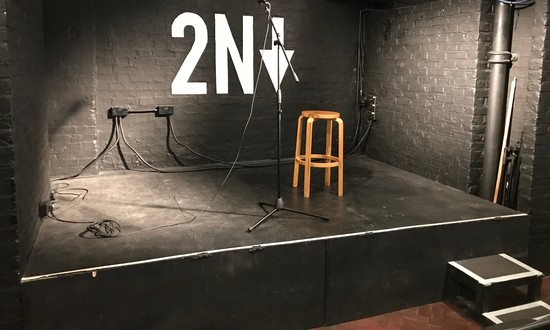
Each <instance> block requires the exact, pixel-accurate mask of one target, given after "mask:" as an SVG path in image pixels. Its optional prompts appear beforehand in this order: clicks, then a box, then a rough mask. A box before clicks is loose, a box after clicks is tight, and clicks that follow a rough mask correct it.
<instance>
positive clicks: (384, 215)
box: [24, 156, 518, 277]
mask: <svg viewBox="0 0 550 330" xmlns="http://www.w3.org/2000/svg"><path fill="white" fill-rule="evenodd" d="M226 173H227V170H213V171H201V172H190V173H170V174H166V173H151V172H135V171H121V172H109V173H106V174H102V175H99V176H93V177H82V178H77V179H72V180H67V181H63V182H61V183H59V182H57V183H55V182H54V183H53V186H52V188H57V190H58V191H59V193H60V194H57V195H56V198H57V202H56V203H55V214H56V216H57V217H58V218H60V219H64V220H71V221H81V222H85V221H99V220H102V219H111V220H115V221H117V222H118V223H119V224H120V225H121V227H122V234H121V236H119V237H116V238H104V239H95V238H82V237H80V236H79V234H80V233H81V232H83V231H84V229H85V227H86V224H82V223H80V224H68V223H62V222H59V221H56V220H53V219H51V218H45V219H44V220H43V224H42V226H41V228H40V232H39V234H38V237H37V239H36V242H35V245H34V249H33V252H32V255H31V258H30V260H29V264H28V267H27V270H26V273H25V274H24V276H25V277H31V276H38V275H43V274H50V273H56V272H64V271H71V270H78V269H82V268H90V267H97V266H102V265H114V264H120V263H126V262H134V261H141V260H147V259H152V258H161V257H167V256H174V255H182V254H188V253H196V252H201V251H208V250H217V249H225V248H235V247H240V246H250V245H256V244H265V243H273V242H284V241H291V240H299V239H310V238H316V237H326V236H333V235H342V234H350V233H357V232H368V231H375V230H384V229H392V228H400V227H407V226H418V225H425V224H435V223H446V222H455V221H462V220H469V219H478V218H481V219H482V218H493V217H497V216H508V215H511V216H513V215H516V214H518V212H516V211H513V210H510V209H507V208H504V207H501V206H498V205H495V204H493V203H490V202H488V201H485V200H482V199H480V198H477V197H475V196H472V195H468V194H466V193H464V192H461V191H458V190H456V189H453V188H449V187H446V186H443V185H441V184H438V183H435V182H432V181H430V180H427V179H424V178H422V177H419V176H416V175H413V174H410V173H407V172H405V171H402V170H399V169H396V168H394V167H391V166H388V165H385V164H383V163H380V162H377V161H374V160H372V159H369V158H367V157H363V156H360V157H352V158H348V159H347V160H346V163H345V180H344V181H345V188H344V196H343V197H340V198H339V197H338V196H337V194H336V191H337V189H336V188H337V187H336V176H335V175H334V177H333V186H332V187H323V185H322V183H323V178H322V176H321V174H322V172H321V171H320V170H318V171H315V173H314V176H313V178H312V192H311V197H310V198H309V199H305V198H303V196H302V192H303V191H302V185H300V187H298V188H292V186H291V181H292V166H291V165H283V166H282V175H281V177H282V196H283V197H284V200H285V203H286V206H287V207H290V208H294V209H298V210H302V211H306V212H311V213H315V214H319V215H324V216H328V217H329V218H330V220H329V221H327V222H325V221H323V220H320V219H316V218H311V217H307V216H302V215H297V214H294V213H288V212H284V211H282V212H278V213H277V214H276V217H273V218H270V219H269V220H268V221H267V222H266V223H264V224H262V225H261V226H259V227H258V228H257V229H256V230H254V231H253V232H252V233H247V232H246V229H247V228H248V227H249V226H250V225H252V224H253V223H255V222H256V221H257V220H259V219H260V218H261V217H262V216H263V215H264V214H265V212H264V211H263V210H262V209H261V208H260V207H258V201H265V202H269V203H271V202H274V200H275V199H276V197H277V189H276V173H277V172H276V168H275V167H263V168H252V169H251V168H247V169H236V170H234V172H233V174H232V175H231V176H230V178H229V180H228V181H227V183H226V184H225V186H224V188H223V189H222V190H221V191H220V192H219V194H218V195H217V197H216V198H215V199H214V200H212V198H213V196H214V194H215V193H216V191H217V190H218V188H219V186H220V184H221V182H222V181H223V178H224V177H225V175H226ZM82 189H86V190H87V194H86V196H85V198H84V199H83V200H82V198H81V197H78V196H79V194H82V193H83V192H84V190H82ZM72 199H74V200H72ZM71 200H72V201H71ZM203 210H204V211H203ZM481 221H483V220H481ZM171 224H176V225H175V226H169V227H164V228H158V227H159V226H166V225H171Z"/></svg>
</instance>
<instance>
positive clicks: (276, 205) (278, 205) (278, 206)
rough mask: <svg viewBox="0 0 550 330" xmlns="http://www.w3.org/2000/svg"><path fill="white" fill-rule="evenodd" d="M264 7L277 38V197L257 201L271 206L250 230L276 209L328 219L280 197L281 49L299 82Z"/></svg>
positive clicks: (296, 78) (268, 6) (268, 8)
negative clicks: (273, 200)
mask: <svg viewBox="0 0 550 330" xmlns="http://www.w3.org/2000/svg"><path fill="white" fill-rule="evenodd" d="M265 9H266V12H267V18H268V24H270V25H271V27H272V29H273V32H274V33H275V36H276V38H277V40H276V41H275V42H274V44H275V45H276V46H277V199H276V200H275V203H273V204H269V203H265V202H259V203H258V204H259V205H260V207H261V208H262V209H263V208H264V206H270V207H272V208H273V210H271V211H270V212H269V213H267V214H266V215H265V216H264V217H263V218H261V219H260V220H259V221H258V222H256V223H255V224H254V225H252V226H251V227H249V228H248V229H247V230H246V231H247V232H249V233H250V232H251V231H253V230H254V229H255V228H256V227H258V226H259V225H261V224H262V223H263V222H264V221H266V220H267V219H269V218H270V217H271V216H272V215H274V214H275V213H276V212H278V211H288V212H293V213H297V214H303V215H307V216H310V217H314V218H319V219H323V220H326V221H328V220H329V218H328V217H325V216H321V215H316V214H311V213H307V212H304V211H299V210H295V209H290V208H287V207H285V203H284V200H283V197H282V193H281V119H282V115H283V109H282V103H283V102H282V92H281V79H280V76H279V75H280V58H279V57H280V54H281V51H282V53H283V54H284V56H285V59H286V62H287V63H288V66H289V67H290V70H291V71H292V76H293V78H294V81H295V82H299V79H298V75H296V72H295V71H294V68H293V67H292V64H291V63H290V60H289V58H288V56H287V54H286V49H285V46H284V45H283V43H282V42H281V39H280V38H279V32H277V28H276V27H275V24H273V19H272V17H271V4H270V3H269V2H267V1H266V2H265Z"/></svg>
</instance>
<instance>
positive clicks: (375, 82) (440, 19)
mask: <svg viewBox="0 0 550 330" xmlns="http://www.w3.org/2000/svg"><path fill="white" fill-rule="evenodd" d="M488 7H489V8H490V5H488V4H487V3H486V2H483V4H482V2H481V1H471V0H451V1H435V2H431V3H427V4H423V5H417V6H405V7H401V8H395V9H393V10H390V11H385V12H377V11H376V12H368V14H367V17H366V21H367V24H366V31H365V45H367V47H366V50H365V74H364V86H363V90H364V91H365V93H367V94H371V95H377V96H378V102H379V106H378V119H379V120H378V121H377V122H376V123H375V125H374V129H373V132H372V135H371V140H370V141H369V145H368V149H367V154H369V155H370V156H372V157H373V158H375V159H378V160H381V161H383V162H386V163H388V164H391V165H394V166H397V167H400V168H403V169H406V170H408V171H410V172H413V173H416V174H420V175H422V176H425V177H428V178H431V179H433V180H435V181H438V182H441V183H443V184H446V185H450V186H453V187H456V188H459V189H461V190H468V189H469V190H470V191H475V189H476V185H479V183H476V181H477V179H478V178H479V175H480V168H481V164H480V161H479V159H480V155H481V151H482V144H481V136H480V135H481V133H482V131H483V128H484V121H483V120H484V119H483V118H484V117H483V116H484V113H483V111H484V110H483V105H484V102H485V99H486V95H487V78H488V71H487V65H486V59H485V58H484V57H483V56H478V54H483V53H484V52H485V51H486V50H487V49H488V47H490V32H491V30H490V24H488V22H489V21H490V20H488V17H489V12H490V10H489V8H488Z"/></svg>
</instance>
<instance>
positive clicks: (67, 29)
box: [44, 0, 97, 176]
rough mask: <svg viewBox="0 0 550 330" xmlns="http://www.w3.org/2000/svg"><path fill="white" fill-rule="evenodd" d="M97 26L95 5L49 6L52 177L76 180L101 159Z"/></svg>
mask: <svg viewBox="0 0 550 330" xmlns="http://www.w3.org/2000/svg"><path fill="white" fill-rule="evenodd" d="M92 20H93V10H92V1H63V0H51V1H45V2H44V38H45V40H46V41H47V42H46V44H45V49H46V51H45V61H46V73H45V74H46V82H47V84H46V85H45V88H46V93H47V97H48V98H47V112H48V122H49V133H50V134H49V144H50V168H51V175H52V176H60V175H63V174H65V175H67V174H75V173H77V172H78V171H79V170H80V169H81V168H82V167H84V166H85V165H86V164H87V163H88V162H89V161H90V160H91V159H93V158H94V157H95V155H96V151H97V129H96V116H95V111H96V110H95V104H94V102H95V95H94V74H95V56H94V38H93V32H94V31H93V29H92ZM93 172H94V171H90V173H93Z"/></svg>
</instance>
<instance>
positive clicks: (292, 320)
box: [22, 156, 529, 329]
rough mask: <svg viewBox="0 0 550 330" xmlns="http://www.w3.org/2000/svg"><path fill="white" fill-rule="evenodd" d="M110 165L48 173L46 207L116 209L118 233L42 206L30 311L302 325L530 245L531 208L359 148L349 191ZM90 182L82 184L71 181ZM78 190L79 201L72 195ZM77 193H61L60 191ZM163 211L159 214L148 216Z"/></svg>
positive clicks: (394, 301) (30, 320) (387, 304)
mask: <svg viewBox="0 0 550 330" xmlns="http://www.w3.org/2000/svg"><path fill="white" fill-rule="evenodd" d="M226 173H227V170H226V169H220V170H210V171H198V172H187V173H151V172H136V171H120V172H109V173H105V174H101V175H98V176H93V177H82V178H76V179H71V180H67V181H62V182H54V183H53V188H56V189H57V191H58V192H59V194H57V195H56V198H57V199H58V201H57V202H56V205H55V207H56V209H55V215H56V216H57V217H58V218H59V219H63V220H70V221H77V222H85V221H100V220H103V219H108V220H114V221H116V222H117V223H119V224H120V225H121V229H122V232H121V235H120V236H119V237H115V238H102V239H97V238H86V237H90V236H88V235H85V236H84V237H85V238H83V237H80V236H79V234H81V233H82V232H83V231H84V229H85V227H86V225H85V224H70V223H63V222H59V221H56V220H53V219H49V218H45V219H44V220H43V223H42V226H41V228H40V232H39V234H38V237H37V239H36V242H35V245H34V249H33V251H32V255H31V257H30V260H29V263H28V267H27V269H26V272H25V274H24V276H23V279H22V284H23V286H22V287H23V292H24V306H25V316H24V317H25V324H26V327H27V328H29V329H43V328H56V329H62V328H67V329H69V328H75V327H76V328H83V327H82V326H83V325H84V328H90V329H91V328H94V329H95V328H107V329H111V328H113V329H119V328H122V329H125V328H155V329H156V328H158V329H259V328H262V329H305V328H313V327H318V326H322V325H330V324H335V323H341V322H345V321H350V320H354V319H359V318H363V317H367V316H372V315H377V314H381V313H385V312H389V311H393V310H397V309H402V308H406V307H411V306H417V305H421V304H426V303H431V302H436V301H440V300H441V299H442V297H443V287H444V281H445V272H446V264H447V262H448V261H450V260H459V259H466V258H472V257H477V256H484V255H490V254H497V253H507V254H509V255H511V256H514V257H516V258H519V259H524V258H525V257H526V254H527V243H528V241H527V240H528V231H529V217H528V216H527V215H526V214H523V213H519V212H516V211H513V210H510V209H507V208H504V207H501V206H498V205H495V204H493V203H490V202H488V201H485V200H482V199H480V198H477V197H475V196H472V195H469V194H466V193H464V192H462V191H459V190H456V189H453V188H449V187H446V186H443V185H441V184H438V183H435V182H432V181H430V180H427V179H425V178H422V177H419V176H416V175H413V174H410V173H407V172H405V171H402V170H399V169H396V168H394V167H391V166H388V165H385V164H383V163H380V162H377V161H375V160H372V159H369V158H368V157H365V156H354V157H349V158H347V159H346V162H345V179H344V181H345V188H344V196H343V197H338V196H337V186H336V175H335V174H336V173H335V172H334V177H333V182H334V184H333V186H332V187H324V186H323V178H322V170H318V171H315V170H314V173H313V176H312V189H311V197H310V198H309V199H306V198H303V195H302V192H303V190H302V185H300V186H299V187H298V188H292V186H291V181H292V177H291V175H292V165H290V164H287V165H283V166H282V183H283V184H282V196H283V198H284V201H285V204H286V205H285V206H287V207H289V208H293V209H297V210H301V211H305V212H310V213H314V214H317V215H322V216H327V217H329V218H330V220H329V221H323V220H321V219H317V218H312V217H308V216H302V215H297V214H294V213H289V212H285V211H281V212H278V213H276V216H275V217H272V218H270V219H269V220H268V221H267V222H265V223H264V224H262V225H261V226H259V227H258V228H256V229H255V230H254V231H253V232H251V233H248V232H247V231H246V229H247V228H248V227H250V226H251V225H252V224H254V223H255V222H256V221H257V220H259V219H260V218H261V217H263V216H264V215H265V212H264V211H263V210H262V209H261V208H260V207H259V206H258V202H259V201H264V202H268V203H273V202H274V201H275V199H276V197H277V189H276V188H277V187H276V174H277V172H276V168H275V167H259V168H239V169H235V170H234V172H233V173H232V175H231V176H230V177H229V180H228V181H227V182H226V184H225V186H224V187H223V189H222V190H221V191H220V192H219V194H218V195H217V197H216V198H215V199H214V200H213V201H212V198H213V196H214V195H215V194H216V191H217V190H218V188H219V187H220V184H221V183H222V181H223V179H224V177H225V175H226ZM84 192H86V194H85V198H84V199H82V194H83V193H84ZM72 199H74V200H72ZM71 200H72V201H71ZM161 226H166V227H164V228H158V227H161Z"/></svg>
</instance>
